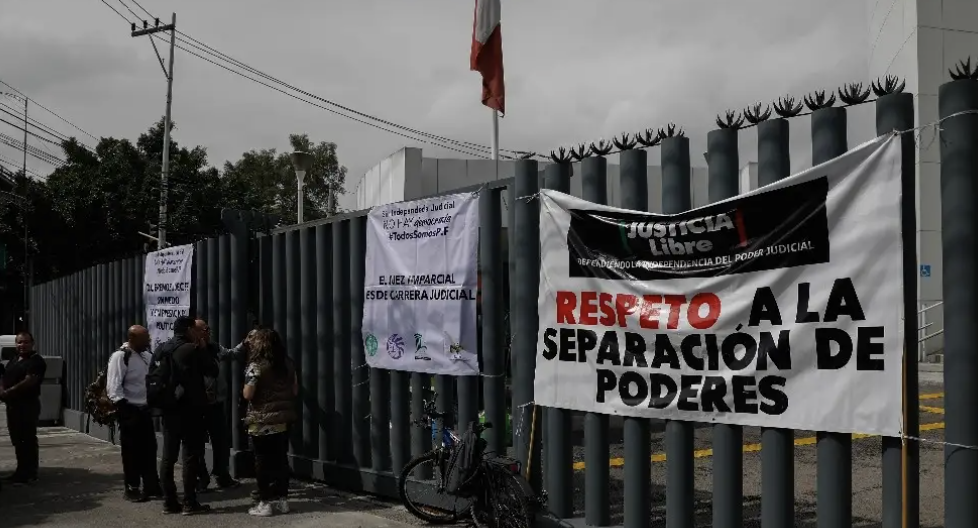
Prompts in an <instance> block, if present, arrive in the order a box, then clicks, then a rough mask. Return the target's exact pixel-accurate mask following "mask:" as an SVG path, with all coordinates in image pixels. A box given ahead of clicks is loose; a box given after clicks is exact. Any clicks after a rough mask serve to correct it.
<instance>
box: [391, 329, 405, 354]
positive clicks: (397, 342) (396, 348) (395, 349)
mask: <svg viewBox="0 0 978 528" xmlns="http://www.w3.org/2000/svg"><path fill="white" fill-rule="evenodd" d="M387 355H389V356H390V357H391V358H393V359H401V356H403V355H404V338H403V337H401V336H399V335H397V334H391V336H390V337H388V338H387Z"/></svg>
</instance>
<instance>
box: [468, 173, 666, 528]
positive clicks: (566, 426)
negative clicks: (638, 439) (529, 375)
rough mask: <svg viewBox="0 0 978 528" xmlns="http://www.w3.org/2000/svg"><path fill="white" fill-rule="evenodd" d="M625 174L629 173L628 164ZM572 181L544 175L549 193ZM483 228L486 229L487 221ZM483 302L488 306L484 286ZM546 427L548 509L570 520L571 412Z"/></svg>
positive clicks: (549, 419) (553, 416)
mask: <svg viewBox="0 0 978 528" xmlns="http://www.w3.org/2000/svg"><path fill="white" fill-rule="evenodd" d="M622 170H623V171H624V170H625V169H624V163H623V168H622ZM570 180H571V165H570V163H554V164H551V165H548V166H547V167H546V168H545V169H544V171H543V184H544V186H545V187H546V188H547V189H553V190H555V191H560V192H562V193H565V194H570ZM482 225H483V226H485V221H483V223H482ZM484 280H485V278H484V277H483V281H484ZM482 302H483V306H484V304H485V286H484V283H483V301H482ZM546 423H547V425H546V429H545V431H546V433H547V438H546V444H545V446H546V448H545V449H544V456H545V457H546V464H545V466H544V469H545V470H546V472H547V475H546V477H547V478H546V484H547V499H548V506H549V508H550V511H551V512H552V513H553V515H555V516H557V517H558V518H567V517H570V516H571V515H573V513H574V441H573V437H572V436H571V434H572V431H571V412H570V411H568V410H566V409H557V408H549V409H547V410H546ZM646 458H648V457H646ZM643 500H644V499H643ZM646 509H648V508H646ZM646 526H648V524H646Z"/></svg>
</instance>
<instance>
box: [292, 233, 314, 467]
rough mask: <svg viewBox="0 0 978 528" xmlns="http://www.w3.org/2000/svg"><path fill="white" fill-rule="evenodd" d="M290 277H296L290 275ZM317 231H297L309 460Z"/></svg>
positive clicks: (304, 444) (304, 436)
mask: <svg viewBox="0 0 978 528" xmlns="http://www.w3.org/2000/svg"><path fill="white" fill-rule="evenodd" d="M293 273H295V272H294V271H293ZM316 278H317V277H316V228H314V227H309V228H305V229H300V230H299V281H300V287H299V305H300V306H299V309H300V312H299V314H300V315H299V326H300V327H301V329H300V332H301V334H302V339H301V340H300V346H301V352H300V351H298V350H297V351H296V352H297V353H300V354H301V356H302V389H301V390H300V392H301V394H302V398H301V399H300V402H299V405H301V406H302V407H303V411H302V422H303V423H302V455H303V456H306V457H309V458H313V459H314V458H317V457H318V456H319V425H318V424H317V423H316V422H317V420H318V418H319V416H320V415H319V413H318V412H317V411H318V409H317V408H318V404H317V401H318V399H319V392H318V389H314V388H313V387H316V383H317V382H316V375H317V374H318V372H319V366H318V361H317V360H318V359H319V358H317V357H316V356H317V350H316V339H317V337H318V336H317V335H316V319H317V317H318V312H317V306H316V300H315V297H314V296H315V295H316Z"/></svg>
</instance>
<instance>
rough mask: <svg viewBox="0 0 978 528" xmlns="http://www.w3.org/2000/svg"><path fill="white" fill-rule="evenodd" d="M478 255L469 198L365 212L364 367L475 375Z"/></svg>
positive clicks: (475, 209) (474, 198) (475, 212)
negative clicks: (365, 363)
mask: <svg viewBox="0 0 978 528" xmlns="http://www.w3.org/2000/svg"><path fill="white" fill-rule="evenodd" d="M478 248H479V200H478V195H477V194H455V195H451V196H440V197H438V198H431V199H426V200H419V201H415V202H402V203H396V204H390V205H383V206H379V207H375V208H373V209H372V210H371V211H370V213H369V214H368V216H367V256H366V276H365V280H364V298H365V301H364V307H363V336H362V338H363V347H364V352H365V353H366V356H367V364H369V365H370V366H371V367H374V368H384V369H390V370H406V371H412V372H426V373H430V374H449V375H454V376H470V375H477V374H478V373H479V361H478V356H477V354H476V351H477V350H478V348H477V342H476V339H477V337H476V336H477V330H476V291H477V288H478V266H477V259H478Z"/></svg>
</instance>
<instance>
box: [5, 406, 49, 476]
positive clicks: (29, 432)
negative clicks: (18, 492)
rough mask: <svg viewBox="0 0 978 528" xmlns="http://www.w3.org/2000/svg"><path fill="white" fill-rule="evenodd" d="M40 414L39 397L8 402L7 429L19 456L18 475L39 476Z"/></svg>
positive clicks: (15, 451) (16, 472)
mask: <svg viewBox="0 0 978 528" xmlns="http://www.w3.org/2000/svg"><path fill="white" fill-rule="evenodd" d="M40 416H41V400H39V399H37V398H27V399H24V400H15V401H10V402H7V429H8V431H9V432H10V443H11V444H12V445H13V446H14V454H15V455H16V457H17V470H16V471H15V472H14V474H15V475H16V476H18V477H22V478H37V467H38V465H39V454H38V447H37V421H38V418H39V417H40Z"/></svg>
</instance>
